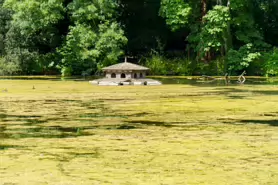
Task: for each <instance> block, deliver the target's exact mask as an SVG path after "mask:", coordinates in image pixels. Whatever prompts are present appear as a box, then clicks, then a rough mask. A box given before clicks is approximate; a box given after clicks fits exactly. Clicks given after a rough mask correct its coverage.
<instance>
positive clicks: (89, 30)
mask: <svg viewBox="0 0 278 185" xmlns="http://www.w3.org/2000/svg"><path fill="white" fill-rule="evenodd" d="M115 8H117V4H116V3H115V2H114V1H112V0H109V1H107V0H106V1H104V0H94V1H89V0H74V1H73V2H72V3H70V4H69V12H70V15H71V20H72V21H73V23H74V24H73V25H72V26H71V27H70V31H69V33H68V35H67V38H66V42H65V44H64V46H63V47H62V48H61V49H59V53H61V55H62V56H63V60H62V64H61V65H62V66H71V67H72V68H73V73H78V70H79V72H80V70H85V69H86V68H87V69H94V70H95V69H96V68H97V67H98V68H100V67H102V66H106V65H109V64H111V63H114V62H116V61H117V59H118V57H119V56H120V55H121V54H123V52H122V47H123V46H124V45H125V44H126V43H127V39H126V37H125V36H124V32H123V30H122V29H121V27H120V25H119V24H118V23H117V22H116V17H117V16H116V15H115V13H116V9H115ZM77 68H78V69H77Z"/></svg>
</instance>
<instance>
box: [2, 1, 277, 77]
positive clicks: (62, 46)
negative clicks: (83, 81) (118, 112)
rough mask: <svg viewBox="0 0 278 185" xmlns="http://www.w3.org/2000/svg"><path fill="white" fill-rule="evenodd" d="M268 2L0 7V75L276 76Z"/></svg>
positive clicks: (273, 14) (273, 13) (273, 11)
mask: <svg viewBox="0 0 278 185" xmlns="http://www.w3.org/2000/svg"><path fill="white" fill-rule="evenodd" d="M277 12H278V3H277V1H276V0H233V1H231V2H230V0H200V1H194V0H119V1H115V0H105V1H103V0H53V1H45V0H22V1H16V0H0V75H31V74H32V75H42V74H49V75H51V74H62V75H84V74H85V75H86V74H87V75H95V74H98V73H99V72H100V69H101V68H102V67H104V66H107V65H111V64H114V63H117V62H119V61H123V57H124V56H125V55H127V56H133V57H134V58H133V59H130V61H132V62H137V63H140V64H143V65H147V66H148V67H150V68H151V70H152V73H153V74H155V75H161V74H162V75H200V74H205V75H225V74H226V73H229V74H231V75H233V74H235V75H238V74H241V73H242V71H244V70H245V71H246V72H247V75H277V74H278V50H277V49H276V47H277V43H278V21H277V20H278V13H277Z"/></svg>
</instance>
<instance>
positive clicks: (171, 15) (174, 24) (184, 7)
mask: <svg viewBox="0 0 278 185" xmlns="http://www.w3.org/2000/svg"><path fill="white" fill-rule="evenodd" d="M190 13H191V7H190V5H189V3H188V2H185V1H184V0H161V9H160V15H161V16H162V17H164V18H165V19H166V23H167V25H169V26H170V28H171V29H172V30H173V31H175V30H177V29H179V28H181V27H184V26H186V24H187V23H188V19H189V15H190Z"/></svg>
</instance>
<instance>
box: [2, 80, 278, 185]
mask: <svg viewBox="0 0 278 185" xmlns="http://www.w3.org/2000/svg"><path fill="white" fill-rule="evenodd" d="M152 78H156V79H158V80H161V81H162V82H163V83H164V84H167V85H161V86H148V87H146V86H121V87H119V86H109V87H107V86H93V85H91V84H89V83H88V81H89V80H88V79H85V80H84V79H83V78H80V77H75V78H66V79H61V78H60V77H36V78H28V77H17V78H9V79H12V80H4V79H7V78H2V79H3V80H2V81H0V105H1V106H0V184H3V185H4V184H28V185H29V184H31V185H32V184H34V185H36V184H69V185H71V184H84V185H91V184H150V185H152V184H153V185H156V184H181V185H182V184H185V182H186V184H189V185H190V184H192V185H193V184H226V185H233V184H240V185H241V184H242V185H246V184H277V182H278V175H277V172H278V165H277V153H278V139H277V138H278V106H277V104H278V85H277V79H274V78H273V79H271V80H270V79H265V78H252V77H247V78H246V83H245V84H244V85H239V84H237V83H236V80H237V79H236V78H233V79H232V83H231V85H229V86H227V85H225V84H224V81H223V80H215V81H209V80H204V79H202V78H200V77H186V78H185V77H175V78H170V77H152ZM33 87H34V88H33ZM2 89H7V90H6V91H3V90H2ZM220 172H221V173H220Z"/></svg>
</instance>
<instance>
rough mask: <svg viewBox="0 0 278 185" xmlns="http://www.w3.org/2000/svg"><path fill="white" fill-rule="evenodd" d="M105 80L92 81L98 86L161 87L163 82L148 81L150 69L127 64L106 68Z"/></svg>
mask: <svg viewBox="0 0 278 185" xmlns="http://www.w3.org/2000/svg"><path fill="white" fill-rule="evenodd" d="M102 70H103V72H104V73H105V78H101V79H96V80H93V81H90V83H91V84H96V85H161V82H159V81H157V80H153V79H147V78H146V74H147V71H148V70H149V68H147V67H144V66H140V65H137V64H133V63H130V62H127V59H125V62H122V63H119V64H115V65H111V66H108V67H104V68H103V69H102Z"/></svg>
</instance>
